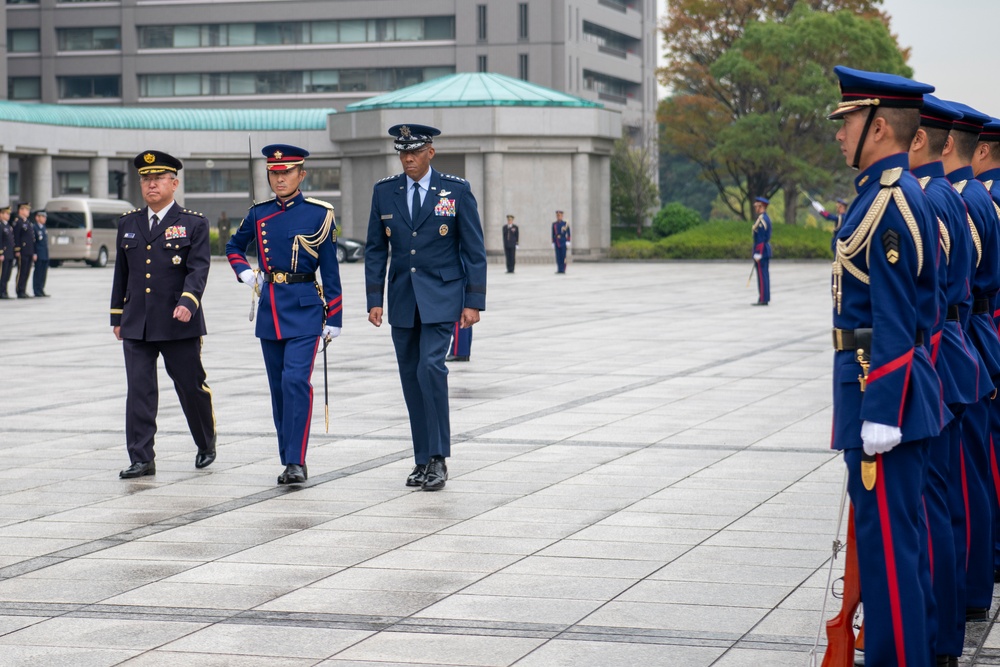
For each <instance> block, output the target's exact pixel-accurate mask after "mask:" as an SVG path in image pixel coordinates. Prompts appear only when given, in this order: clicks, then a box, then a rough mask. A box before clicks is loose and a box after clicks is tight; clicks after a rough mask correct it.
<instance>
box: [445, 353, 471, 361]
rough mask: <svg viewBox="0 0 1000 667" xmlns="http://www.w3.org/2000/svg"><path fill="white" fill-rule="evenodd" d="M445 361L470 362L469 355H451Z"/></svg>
mask: <svg viewBox="0 0 1000 667" xmlns="http://www.w3.org/2000/svg"><path fill="white" fill-rule="evenodd" d="M444 360H445V361H468V360H469V355H467V354H459V355H454V354H449V355H448V356H447V357H445V358H444Z"/></svg>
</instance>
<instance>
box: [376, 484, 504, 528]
mask: <svg viewBox="0 0 1000 667" xmlns="http://www.w3.org/2000/svg"><path fill="white" fill-rule="evenodd" d="M428 496H434V497H433V498H428ZM454 497H455V494H454V493H451V492H450V491H449V490H448V488H447V487H446V488H445V489H444V490H443V491H440V492H438V493H435V494H429V493H423V492H422V491H420V490H419V489H418V490H416V491H415V492H413V493H411V494H410V495H408V496H404V497H402V498H396V499H394V500H389V501H386V502H384V503H379V504H378V505H373V506H372V507H369V508H367V509H364V510H361V511H359V512H358V513H357V515H358V516H390V517H416V518H427V519H454V520H459V521H460V520H462V519H468V518H471V517H474V516H478V515H481V514H483V513H484V512H488V511H490V510H492V509H493V508H495V507H500V506H502V505H505V504H507V503H509V502H510V501H511V500H513V499H514V498H516V496H515V495H513V494H510V495H486V494H479V493H476V494H465V495H463V496H462V498H463V500H462V502H461V503H455V502H451V501H450V499H451V498H454Z"/></svg>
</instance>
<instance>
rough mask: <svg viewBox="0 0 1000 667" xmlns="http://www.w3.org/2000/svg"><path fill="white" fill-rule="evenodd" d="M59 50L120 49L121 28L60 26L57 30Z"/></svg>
mask: <svg viewBox="0 0 1000 667" xmlns="http://www.w3.org/2000/svg"><path fill="white" fill-rule="evenodd" d="M56 39H57V44H58V46H57V48H58V50H59V51H111V50H114V51H120V50H121V48H122V40H121V29H119V28H117V27H113V28H60V29H58V30H56Z"/></svg>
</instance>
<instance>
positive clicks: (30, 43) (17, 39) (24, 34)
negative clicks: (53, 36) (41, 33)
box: [7, 30, 41, 53]
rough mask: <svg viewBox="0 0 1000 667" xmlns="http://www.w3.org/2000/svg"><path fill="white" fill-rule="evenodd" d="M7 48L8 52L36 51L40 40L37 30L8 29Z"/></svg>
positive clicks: (38, 49)
mask: <svg viewBox="0 0 1000 667" xmlns="http://www.w3.org/2000/svg"><path fill="white" fill-rule="evenodd" d="M7 50H8V51H9V52H10V53H38V52H39V51H40V50H41V41H40V40H39V37H38V31H37V30H8V31H7Z"/></svg>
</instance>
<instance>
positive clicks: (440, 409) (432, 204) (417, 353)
mask: <svg viewBox="0 0 1000 667" xmlns="http://www.w3.org/2000/svg"><path fill="white" fill-rule="evenodd" d="M439 134H441V131H440V130H438V129H437V128H434V127H429V126H427V125H394V126H393V127H391V128H389V135H390V136H392V137H395V141H394V147H395V149H396V151H397V152H398V153H399V161H400V163H401V164H402V166H403V173H402V174H397V175H395V176H389V177H388V178H383V179H382V180H381V181H379V182H378V183H376V184H375V187H374V189H373V190H374V191H373V192H372V208H371V215H370V216H369V218H368V240H367V242H366V244H365V284H366V292H367V294H368V321H369V322H371V323H372V324H373V325H375V326H376V327H379V326H382V304H383V294H384V293H385V291H386V274H387V273H388V292H389V295H388V299H387V305H388V307H389V316H388V319H389V324H390V326H391V327H392V343H393V346H394V347H395V348H396V361H397V363H398V365H399V379H400V383H401V384H402V387H403V398H404V399H405V401H406V410H407V412H408V413H409V416H410V434H411V436H412V438H413V458H414V462H415V464H416V465H415V466H414V468H413V470H412V471H411V472H410V475H409V476H408V477H407V478H406V485H407V486H411V487H420V488H422V489H423V490H424V491H438V490H440V489H443V488H444V486H445V482H446V481H447V480H448V467H447V464H446V459H447V458H448V457H449V456H450V455H451V420H450V417H449V412H448V368H447V367H446V366H445V363H444V358H445V354H446V353H447V351H448V337H449V336H450V335H451V332H452V327H453V326H454V324H455V322H456V321H457V322H458V323H459V327H461V328H466V327H471V326H472V325H474V324H475V323H476V322H478V321H479V312H480V311H481V310H485V308H486V246H485V243H484V241H483V228H482V225H481V223H480V221H479V208H478V206H477V204H476V198H475V197H474V196H473V194H472V188H471V186H470V185H469V182H468V181H466V180H465V179H462V178H458V177H457V176H450V175H448V174H442V173H440V172H438V171H437V170H435V169H432V168H431V159H433V157H434V146H433V140H434V137H436V136H437V135H439ZM390 245H391V248H392V263H391V264H389V249H390Z"/></svg>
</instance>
